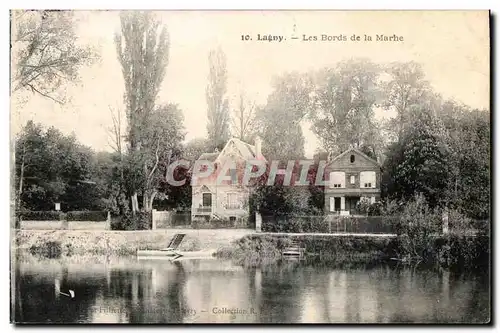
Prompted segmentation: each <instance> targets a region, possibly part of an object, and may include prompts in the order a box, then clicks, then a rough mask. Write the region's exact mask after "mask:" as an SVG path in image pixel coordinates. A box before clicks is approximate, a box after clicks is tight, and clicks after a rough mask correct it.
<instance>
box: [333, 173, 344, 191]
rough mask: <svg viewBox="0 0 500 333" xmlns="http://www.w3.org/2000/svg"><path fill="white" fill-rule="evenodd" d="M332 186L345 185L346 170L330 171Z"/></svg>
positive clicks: (341, 186)
mask: <svg viewBox="0 0 500 333" xmlns="http://www.w3.org/2000/svg"><path fill="white" fill-rule="evenodd" d="M330 187H335V188H343V187H345V172H338V171H336V172H330Z"/></svg>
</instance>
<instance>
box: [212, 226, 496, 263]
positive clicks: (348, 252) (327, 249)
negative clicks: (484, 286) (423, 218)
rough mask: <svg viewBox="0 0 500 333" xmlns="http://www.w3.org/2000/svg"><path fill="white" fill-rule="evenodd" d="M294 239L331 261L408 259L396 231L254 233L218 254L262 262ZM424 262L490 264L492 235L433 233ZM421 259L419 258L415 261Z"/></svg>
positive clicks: (313, 254)
mask: <svg viewBox="0 0 500 333" xmlns="http://www.w3.org/2000/svg"><path fill="white" fill-rule="evenodd" d="M292 242H297V243H299V244H300V246H301V247H304V248H305V249H306V256H307V257H308V259H310V258H312V259H316V260H319V261H321V262H328V263H332V264H335V263H338V264H345V263H352V264H356V263H375V262H383V261H398V262H403V263H404V262H406V261H407V260H406V257H407V256H406V255H407V254H406V253H404V250H403V247H402V245H401V244H402V238H401V237H397V236H396V235H383V236H380V237H376V236H375V235H371V236H370V237H368V236H367V235H363V234H359V235H356V234H350V235H342V236H341V235H335V236H334V235H326V234H293V235H292V234H252V235H247V236H245V237H243V238H241V239H239V240H237V241H235V242H233V243H232V244H230V245H229V246H226V247H223V248H221V249H219V250H218V251H217V252H216V253H215V256H216V257H218V258H222V259H232V260H233V261H235V262H237V263H241V264H245V265H259V264H262V263H269V262H273V261H276V260H279V259H281V252H282V251H283V250H284V249H285V248H286V247H288V246H290V245H291V244H292ZM431 244H432V246H431V248H429V249H428V254H429V255H428V256H427V257H426V262H425V264H440V265H441V266H445V267H458V268H460V267H461V268H464V267H475V266H487V265H488V264H489V253H490V251H489V249H490V244H489V237H488V236H470V235H446V236H438V237H434V238H433V239H432V241H431ZM413 263H420V261H417V262H413Z"/></svg>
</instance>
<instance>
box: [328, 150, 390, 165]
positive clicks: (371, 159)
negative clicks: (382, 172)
mask: <svg viewBox="0 0 500 333" xmlns="http://www.w3.org/2000/svg"><path fill="white" fill-rule="evenodd" d="M352 152H355V153H357V154H358V155H361V156H362V157H364V158H365V159H367V160H368V161H370V162H372V163H373V164H375V165H377V166H378V167H382V165H380V163H379V162H378V161H376V160H374V159H373V158H371V157H369V156H368V155H366V154H365V153H363V152H362V151H361V150H359V149H357V148H354V147H352V148H349V149H347V150H346V151H344V152H343V153H341V154H340V155H337V156H335V157H334V158H333V159H332V160H331V161H330V162H328V165H331V164H332V163H333V162H335V161H336V160H338V159H340V158H341V157H343V156H344V155H347V154H349V153H352Z"/></svg>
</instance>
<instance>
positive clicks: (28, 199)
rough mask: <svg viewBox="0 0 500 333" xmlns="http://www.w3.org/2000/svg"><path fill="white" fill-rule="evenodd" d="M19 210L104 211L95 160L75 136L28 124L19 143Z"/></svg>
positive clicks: (17, 158) (17, 172)
mask: <svg viewBox="0 0 500 333" xmlns="http://www.w3.org/2000/svg"><path fill="white" fill-rule="evenodd" d="M15 155H16V177H15V179H16V185H17V200H16V201H17V208H18V209H30V210H51V209H54V203H56V202H60V203H61V206H62V207H61V208H62V209H64V210H68V209H101V208H102V206H101V205H100V200H99V199H100V197H101V195H102V193H101V192H100V191H99V189H98V188H96V187H95V180H94V176H95V172H96V168H97V165H96V160H95V155H94V153H93V152H92V150H90V148H88V147H85V146H83V145H81V144H79V143H78V142H77V141H76V138H75V136H74V135H71V136H65V135H63V134H62V133H61V132H60V131H59V130H57V129H55V128H49V129H48V130H44V129H43V127H42V126H41V125H39V124H35V123H33V122H31V121H30V122H28V123H27V124H26V125H25V126H24V128H23V130H22V131H21V133H20V135H19V137H18V138H17V139H16V154H15Z"/></svg>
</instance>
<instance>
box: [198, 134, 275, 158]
mask: <svg viewBox="0 0 500 333" xmlns="http://www.w3.org/2000/svg"><path fill="white" fill-rule="evenodd" d="M231 144H234V145H235V147H236V149H237V150H238V151H239V153H240V155H241V157H242V158H243V159H245V160H252V159H256V158H257V157H256V155H255V146H252V145H251V144H249V143H246V142H243V141H241V140H240V139H237V138H232V139H229V141H228V142H227V143H226V145H225V146H224V148H223V149H222V150H221V151H220V152H218V153H203V154H201V156H200V157H199V158H198V160H207V161H210V162H214V161H217V160H218V159H219V158H220V157H221V156H223V155H224V152H225V151H226V150H227V147H229V146H230V145H231ZM261 159H263V160H264V161H265V160H266V159H265V157H264V156H261Z"/></svg>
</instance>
